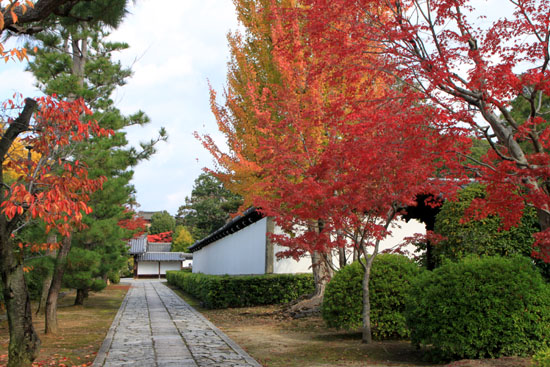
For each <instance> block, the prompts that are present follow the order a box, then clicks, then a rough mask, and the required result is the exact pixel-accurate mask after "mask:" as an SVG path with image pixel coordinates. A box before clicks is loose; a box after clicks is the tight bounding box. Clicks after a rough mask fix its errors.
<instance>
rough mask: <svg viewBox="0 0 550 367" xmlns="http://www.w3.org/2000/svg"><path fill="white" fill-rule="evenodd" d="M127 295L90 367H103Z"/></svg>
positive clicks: (124, 307)
mask: <svg viewBox="0 0 550 367" xmlns="http://www.w3.org/2000/svg"><path fill="white" fill-rule="evenodd" d="M129 294H130V292H129V290H128V293H126V296H125V297H124V299H123V300H122V303H121V304H120V308H119V309H118V312H117V314H116V315H115V318H114V319H113V323H112V324H111V327H110V328H109V331H108V332H107V335H106V336H105V340H104V341H103V343H102V344H101V347H100V348H99V351H98V352H97V355H96V356H95V359H94V363H92V367H101V366H103V363H105V358H107V352H108V351H109V348H111V344H112V342H113V335H115V331H116V328H117V326H118V324H119V322H120V318H121V317H122V314H123V313H124V310H125V309H126V305H127V304H128V295H129Z"/></svg>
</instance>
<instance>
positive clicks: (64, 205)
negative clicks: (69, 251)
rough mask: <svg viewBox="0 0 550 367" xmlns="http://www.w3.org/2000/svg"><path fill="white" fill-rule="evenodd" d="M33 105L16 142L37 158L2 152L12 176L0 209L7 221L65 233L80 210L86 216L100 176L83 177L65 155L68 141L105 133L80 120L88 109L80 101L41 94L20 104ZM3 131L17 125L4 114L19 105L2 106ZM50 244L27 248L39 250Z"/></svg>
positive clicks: (83, 169) (82, 167) (78, 217)
mask: <svg viewBox="0 0 550 367" xmlns="http://www.w3.org/2000/svg"><path fill="white" fill-rule="evenodd" d="M33 103H36V104H37V112H36V114H35V115H34V117H33V118H32V120H31V123H30V125H29V126H28V127H27V128H26V129H25V131H23V132H22V134H21V135H20V137H19V143H20V144H22V145H24V146H25V147H28V149H30V150H32V152H33V153H34V154H35V155H37V156H38V157H39V158H38V159H37V158H34V159H33V158H32V155H30V156H29V155H22V154H10V153H12V152H11V151H10V150H8V152H6V153H5V154H6V155H7V156H8V157H9V159H5V160H4V165H3V167H2V168H3V170H8V171H10V173H11V175H12V176H15V177H17V180H15V181H14V182H12V183H10V185H9V189H8V190H7V191H6V192H5V197H4V200H3V201H2V203H1V208H2V213H4V214H5V215H6V217H7V218H8V220H9V221H11V222H15V221H20V220H30V219H36V218H40V219H42V220H43V221H44V222H45V223H46V228H47V230H48V231H50V230H52V229H55V230H57V231H58V232H59V233H60V234H61V235H68V234H69V233H70V231H71V230H72V229H77V228H80V227H81V226H82V216H83V213H86V214H89V213H90V212H91V209H90V207H88V205H87V204H86V203H87V201H88V200H89V194H90V193H92V192H94V191H95V190H98V189H100V188H101V186H102V183H103V178H98V179H89V178H88V172H87V167H86V165H85V164H83V163H82V162H79V161H78V160H72V159H71V158H70V154H69V152H70V150H67V149H66V148H68V147H69V146H70V144H71V143H73V142H78V141H82V140H84V139H87V138H88V137H89V136H91V135H96V136H101V135H108V134H110V133H111V132H110V131H108V130H105V129H102V128H100V127H99V126H98V124H97V122H95V121H93V120H90V121H86V120H85V119H84V118H82V116H86V115H90V114H91V112H90V111H89V109H88V108H87V107H86V105H85V104H84V103H83V101H82V100H76V101H74V102H67V101H60V100H57V99H55V98H53V97H42V98H40V99H38V100H37V101H36V102H35V101H33V100H29V99H27V100H25V104H26V105H29V104H33ZM3 110H4V113H5V117H4V121H3V124H4V126H3V130H4V131H5V133H4V135H9V133H10V129H13V128H14V127H17V124H18V123H20V121H19V120H18V119H17V118H15V119H14V118H13V117H10V116H11V114H12V112H19V111H21V110H23V106H21V105H18V104H16V102H14V101H12V100H10V101H7V102H6V103H4V104H3ZM47 246H51V244H42V245H41V246H33V249H34V250H39V249H44V247H47Z"/></svg>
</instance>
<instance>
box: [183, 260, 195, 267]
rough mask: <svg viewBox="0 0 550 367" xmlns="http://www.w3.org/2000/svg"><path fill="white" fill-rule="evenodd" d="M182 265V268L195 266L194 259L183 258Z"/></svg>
mask: <svg viewBox="0 0 550 367" xmlns="http://www.w3.org/2000/svg"><path fill="white" fill-rule="evenodd" d="M181 266H182V268H190V267H192V266H193V260H183V261H182V262H181Z"/></svg>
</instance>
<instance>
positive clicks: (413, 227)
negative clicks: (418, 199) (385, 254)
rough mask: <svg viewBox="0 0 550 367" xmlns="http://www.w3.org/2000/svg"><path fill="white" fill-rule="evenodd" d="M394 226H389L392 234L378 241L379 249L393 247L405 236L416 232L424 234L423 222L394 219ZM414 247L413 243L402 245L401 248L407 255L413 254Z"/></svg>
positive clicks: (410, 235)
mask: <svg viewBox="0 0 550 367" xmlns="http://www.w3.org/2000/svg"><path fill="white" fill-rule="evenodd" d="M395 224H396V226H394V227H393V228H391V232H392V235H391V236H388V237H386V238H385V239H384V240H382V241H381V242H380V251H383V250H388V249H393V248H395V247H396V246H398V245H399V244H401V243H402V242H403V240H404V239H405V238H406V237H412V236H413V235H414V234H416V233H420V234H426V226H425V225H424V223H422V222H419V221H417V220H416V219H411V220H409V221H408V222H405V221H404V220H402V219H399V220H397V221H395ZM415 249H416V247H415V246H413V245H408V246H404V247H403V248H402V250H406V251H407V252H408V255H409V256H411V255H413V254H414V250H415Z"/></svg>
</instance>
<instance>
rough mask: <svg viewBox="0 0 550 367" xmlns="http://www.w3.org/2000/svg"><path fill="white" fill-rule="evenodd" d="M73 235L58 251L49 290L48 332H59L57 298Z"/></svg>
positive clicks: (46, 327)
mask: <svg viewBox="0 0 550 367" xmlns="http://www.w3.org/2000/svg"><path fill="white" fill-rule="evenodd" d="M71 243H72V242H71V237H70V236H68V237H64V238H63V240H62V241H61V248H60V249H59V252H58V253H57V258H56V260H55V267H54V269H53V276H52V284H51V285H50V291H49V292H48V299H47V301H46V325H45V331H44V332H45V333H46V334H55V333H57V330H58V328H57V298H58V297H59V291H60V290H61V282H62V281H63V273H64V272H65V260H66V259H67V254H68V253H69V250H70V249H71Z"/></svg>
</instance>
